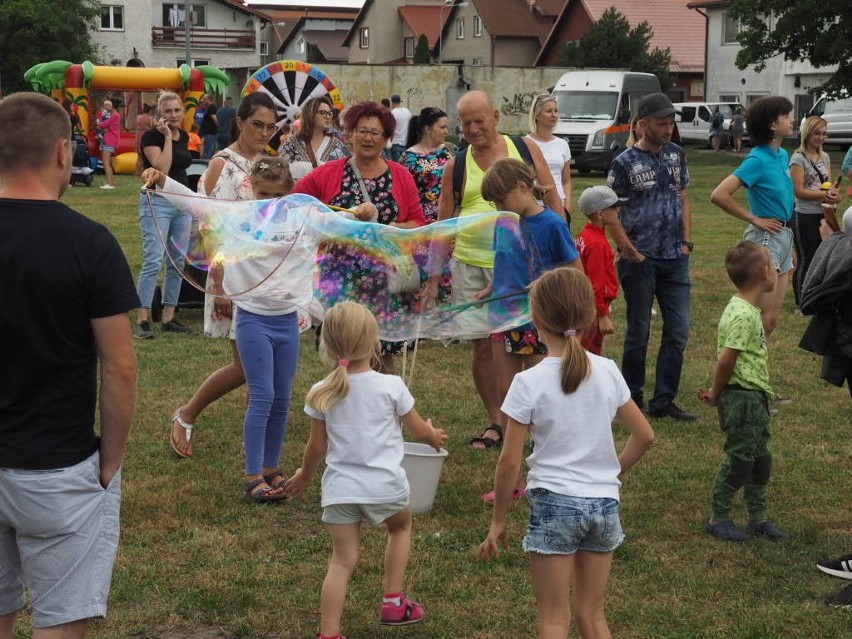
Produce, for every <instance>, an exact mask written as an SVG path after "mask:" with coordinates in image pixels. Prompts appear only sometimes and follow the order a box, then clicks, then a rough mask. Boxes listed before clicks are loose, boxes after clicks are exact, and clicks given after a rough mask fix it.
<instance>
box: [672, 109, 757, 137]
mask: <svg viewBox="0 0 852 639" xmlns="http://www.w3.org/2000/svg"><path fill="white" fill-rule="evenodd" d="M674 106H675V109H677V110H678V111H679V112H680V113H679V115H676V116H675V120H676V121H677V123H678V127H679V128H680V138H681V140H683V141H684V142H698V143H699V144H706V145H707V146H710V120H711V119H712V118H713V110H714V109H715V108H716V107H719V112H720V113H721V114H722V117H724V118H725V120H724V122H723V124H722V130H724V131H728V130H730V128H731V117H732V116H733V115H734V109H736V108H738V107H739V108H744V107H742V105H741V104H740V103H739V102H678V103H677V104H675V105H674ZM743 126H744V127H745V125H743Z"/></svg>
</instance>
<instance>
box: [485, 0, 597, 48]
mask: <svg viewBox="0 0 852 639" xmlns="http://www.w3.org/2000/svg"><path fill="white" fill-rule="evenodd" d="M609 1H610V2H612V0H609ZM563 4H564V0H537V1H536V0H534V1H533V3H532V4H530V2H529V1H528V0H473V6H474V7H476V12H477V13H478V14H479V17H480V18H482V23H483V24H484V25H485V30H486V31H488V35H490V36H493V37H497V38H538V39H539V41H541V42H542V43H544V41H545V40H546V39H547V36H548V34H549V33H550V29H551V27H552V26H553V20H555V19H556V18H557V17H558V15H559V11H560V9H562V5H563ZM548 18H550V19H548Z"/></svg>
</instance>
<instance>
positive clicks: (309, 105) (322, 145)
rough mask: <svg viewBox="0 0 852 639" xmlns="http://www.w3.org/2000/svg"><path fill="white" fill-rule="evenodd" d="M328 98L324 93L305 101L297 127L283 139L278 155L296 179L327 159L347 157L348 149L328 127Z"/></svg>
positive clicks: (330, 110)
mask: <svg viewBox="0 0 852 639" xmlns="http://www.w3.org/2000/svg"><path fill="white" fill-rule="evenodd" d="M332 109H333V106H332V102H331V98H330V97H328V96H327V95H324V96H322V97H319V98H314V99H313V100H308V101H307V102H306V103H305V106H303V107H302V113H301V118H300V121H301V123H302V126H301V127H300V129H299V130H298V131H297V132H296V133H294V134H293V135H291V136H290V137H289V138H287V141H286V142H285V143H284V146H282V147H281V151H280V155H282V156H284V157H285V158H287V159H288V160H289V161H290V172H291V173H292V174H293V177H294V178H295V179H296V180H300V179H301V178H303V177H305V176H306V175H307V174H308V173H310V172H311V171H312V170H313V169H315V168H317V167H318V166H319V165H320V164H325V163H326V162H330V161H331V160H339V159H341V158H347V157H349V156H350V155H351V154H350V152H349V148H348V147H347V146H346V145H345V144H344V143H343V142H342V141H341V140H340V138H338V137H337V135H335V133H334V131H333V130H332V126H331V125H332V122H333V116H334V111H333V110H332Z"/></svg>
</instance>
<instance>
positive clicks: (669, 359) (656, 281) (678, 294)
mask: <svg viewBox="0 0 852 639" xmlns="http://www.w3.org/2000/svg"><path fill="white" fill-rule="evenodd" d="M618 278H619V280H620V281H621V287H622V289H623V290H624V301H625V302H626V303H627V332H626V334H625V336H624V354H623V356H622V359H621V373H622V375H624V380H625V381H626V382H627V386H628V388H630V394H631V395H632V396H633V399H634V400H636V401H637V403H641V402H642V401H643V397H644V391H643V389H644V386H645V359H646V356H647V352H648V337H649V336H650V333H651V307H652V305H653V303H654V298H655V297H656V298H657V303H658V304H659V306H660V314H661V315H662V320H663V335H662V339H661V340H660V350H659V352H658V353H657V385H656V387H655V388H654V397H653V398H652V399H651V401H650V402H649V403H648V409H649V410H652V411H653V410H662V409H664V408H666V407H667V406H668V405H669V404H671V403H672V402H673V401H674V398H675V396H676V395H677V390H678V387H679V386H680V374H681V371H682V369H683V351H684V350H685V349H686V342H687V339H688V337H689V289H690V286H691V282H690V280H689V256H687V255H682V256H681V257H679V258H677V259H674V260H657V259H653V258H646V259H645V261H644V262H642V263H641V264H635V263H633V262H629V261H628V260H625V259H623V258H622V259H620V260H618Z"/></svg>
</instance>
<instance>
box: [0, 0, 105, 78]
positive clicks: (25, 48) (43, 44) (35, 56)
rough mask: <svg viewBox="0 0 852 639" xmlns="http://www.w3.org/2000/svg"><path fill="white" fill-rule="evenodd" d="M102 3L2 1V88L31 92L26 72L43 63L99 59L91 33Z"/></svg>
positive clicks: (94, 0) (92, 0)
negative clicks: (25, 75)
mask: <svg viewBox="0 0 852 639" xmlns="http://www.w3.org/2000/svg"><path fill="white" fill-rule="evenodd" d="M100 15H101V3H100V1H99V0H62V1H61V2H58V1H55V0H54V1H52V2H44V1H42V0H0V85H2V89H3V91H4V92H7V93H8V92H12V91H25V90H31V89H32V87H30V85H29V84H28V83H27V82H26V81H25V80H24V72H25V71H26V70H27V69H29V68H30V67H32V66H33V65H36V64H38V63H40V62H50V61H52V60H69V61H72V62H83V61H84V60H90V59H94V58H95V57H96V56H97V52H96V50H95V47H94V46H93V44H92V39H91V33H92V31H93V29H94V28H95V25H96V24H97V20H98V19H99V17H100Z"/></svg>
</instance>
